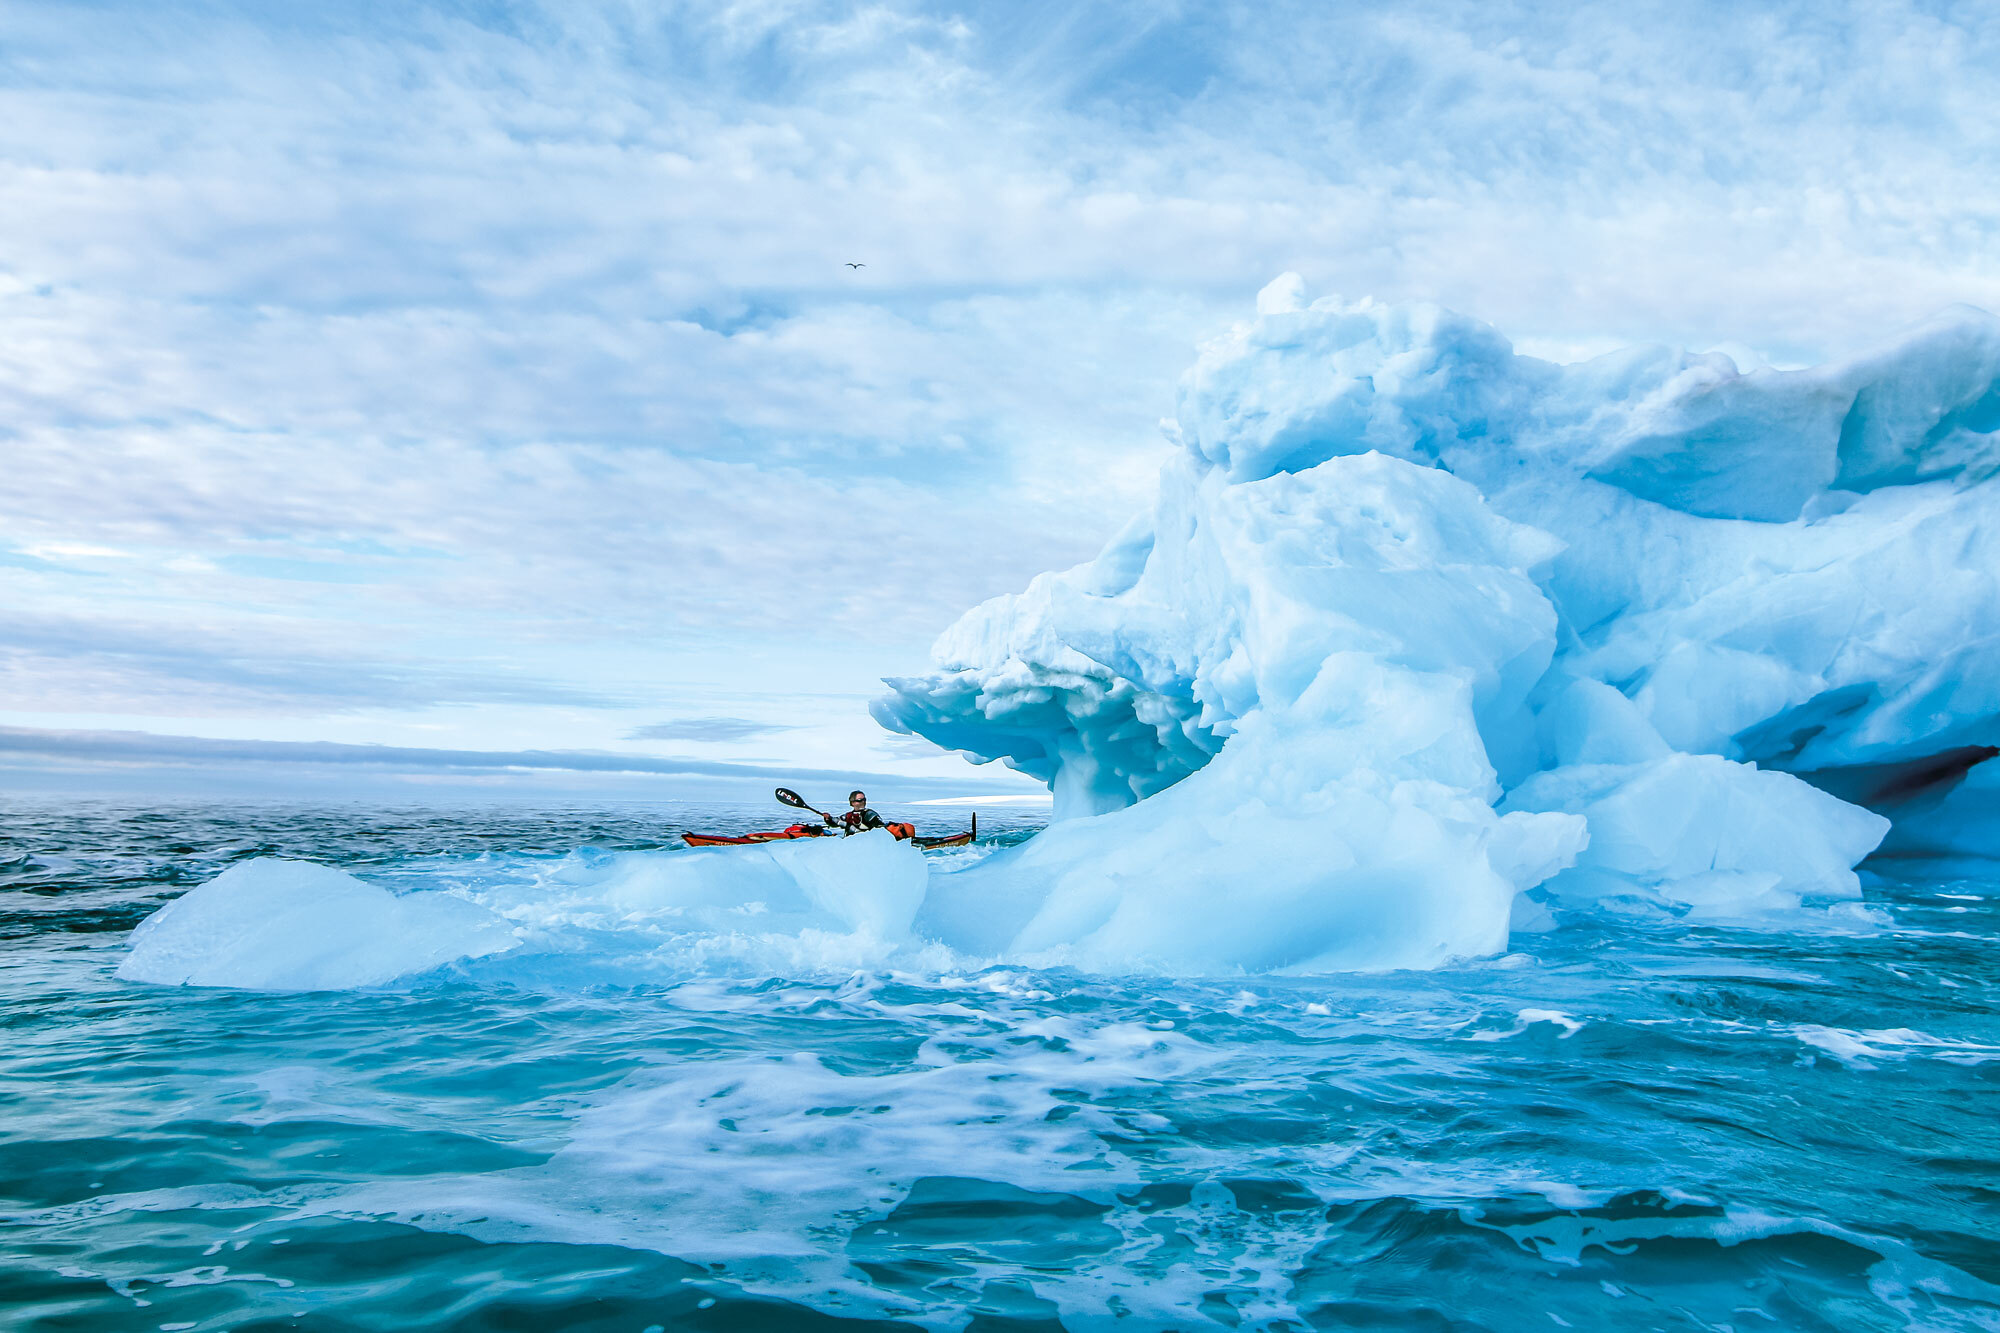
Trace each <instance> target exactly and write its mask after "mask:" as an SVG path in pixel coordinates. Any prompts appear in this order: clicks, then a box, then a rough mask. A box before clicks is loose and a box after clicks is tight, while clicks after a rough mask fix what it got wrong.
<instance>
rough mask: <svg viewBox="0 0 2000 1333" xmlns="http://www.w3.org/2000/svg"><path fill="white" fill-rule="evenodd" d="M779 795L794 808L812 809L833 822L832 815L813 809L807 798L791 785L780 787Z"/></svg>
mask: <svg viewBox="0 0 2000 1333" xmlns="http://www.w3.org/2000/svg"><path fill="white" fill-rule="evenodd" d="M777 797H778V799H779V800H781V801H783V802H784V803H785V804H786V805H789V806H792V807H793V808H795V809H799V810H812V812H813V813H814V814H816V815H818V816H819V817H820V818H821V819H824V820H825V821H826V822H827V823H829V824H831V823H832V822H833V816H832V815H830V814H828V813H827V812H826V811H824V810H813V808H812V807H811V806H809V805H807V804H806V798H805V797H803V796H801V795H799V794H798V793H797V792H795V791H793V790H792V789H791V788H790V787H780V788H778V791H777Z"/></svg>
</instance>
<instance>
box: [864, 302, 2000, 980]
mask: <svg viewBox="0 0 2000 1333" xmlns="http://www.w3.org/2000/svg"><path fill="white" fill-rule="evenodd" d="M1171 431H1172V433H1173V434H1174V435H1175V436H1176V438H1177V439H1178V440H1179V442H1180V446H1181V447H1180V449H1179V451H1178V453H1177V456H1176V457H1175V458H1174V460H1173V461H1172V462H1171V463H1169V464H1168V466H1167V467H1166V468H1165V469H1164V471H1163V473H1162V475H1161V478H1160V491H1159V498H1158V500H1157V502H1156V503H1155V505H1154V506H1153V508H1152V510H1151V512H1150V513H1147V514H1143V515H1141V516H1139V517H1138V518H1136V519H1134V521H1133V522H1132V523H1131V524H1130V525H1129V526H1128V527H1127V528H1126V529H1125V530H1124V531H1123V532H1122V533H1121V534H1120V535H1119V536H1118V537H1117V538H1115V539H1114V540H1113V541H1112V542H1111V543H1110V545H1109V546H1107V547H1106V548H1105V550H1104V552H1103V553H1102V554H1101V555H1100V556H1099V557H1098V558H1097V559H1096V560H1095V561H1092V562H1090V563H1089V564H1085V565H1081V566H1078V567H1077V568H1075V569H1071V570H1067V571H1064V572H1061V573H1053V574H1046V575H1043V576H1041V577H1039V578H1037V579H1035V580H1034V581H1033V582H1032V583H1031V584H1030V585H1029V586H1028V588H1027V589H1026V590H1025V591H1023V592H1021V593H1019V594H1016V595H1012V596H1006V597H1000V598H997V599H995V600H993V601H991V602H988V603H986V604H984V605H982V606H979V607H977V608H975V609H973V610H972V611H970V612H968V613H967V614H966V615H965V616H964V617H963V618H962V619H961V620H959V622H958V623H957V624H955V625H954V626H952V627H951V628H950V629H949V630H947V631H946V632H945V633H944V635H943V636H942V637H941V638H940V639H939V640H938V643H937V647H936V649H935V657H936V661H937V667H938V669H937V671H936V672H935V673H934V674H932V675H929V676H925V677H920V678H913V679H904V680H897V681H892V682H891V684H892V686H893V687H894V692H893V693H892V694H891V695H889V696H888V697H886V698H885V699H883V700H882V701H880V702H879V703H878V705H877V707H876V713H877V716H878V717H879V718H880V719H881V720H882V721H883V722H884V723H885V724H886V725H888V726H890V727H892V728H896V729H899V730H906V731H910V732H914V733H917V734H920V735H923V736H927V737H929V738H931V739H932V740H935V741H937V742H938V743H940V744H942V745H945V746H947V747H949V748H952V749H956V750H960V751H963V752H965V753H966V754H967V755H968V756H970V757H972V758H975V759H978V760H982V761H984V760H993V759H999V760H1003V761H1005V762H1006V763H1008V764H1010V765H1012V766H1014V767H1016V768H1018V769H1020V770H1022V771H1024V772H1027V773H1030V774H1033V775H1034V776H1036V777H1039V778H1042V779H1044V780H1045V781H1047V782H1048V783H1049V785H1050V787H1051V789H1052V791H1053V793H1054V798H1055V811H1056V815H1057V818H1058V819H1059V820H1060V821H1062V822H1060V823H1059V824H1057V825H1056V826H1055V827H1054V828H1052V829H1051V830H1050V831H1049V832H1048V833H1047V834H1045V835H1043V837H1042V838H1040V839H1037V840H1036V841H1035V842H1034V843H1033V844H1030V845H1029V846H1027V847H1024V848H1022V849H1020V850H1019V851H1017V852H1013V853H1010V854H1008V855H1006V856H1001V857H995V858H993V859H991V860H990V861H988V862H986V863H984V864H982V865H980V866H978V867H976V868H974V869H972V870H970V871H968V872H967V873H966V874H965V875H964V876H962V877H954V878H953V879H952V880H950V881H948V882H943V883H940V884H939V885H937V886H934V887H933V890H932V892H931V895H930V900H929V901H928V902H927V904H926V907H925V911H924V913H923V914H922V915H921V916H920V918H919V920H920V922H924V923H928V925H929V926H930V927H931V928H932V929H933V930H934V931H935V932H936V933H937V934H938V935H939V936H940V937H942V938H946V939H953V938H966V939H973V938H976V940H977V945H978V947H979V948H980V949H981V950H982V951H986V952H990V953H993V954H996V955H999V956H1005V957H1018V958H1023V959H1028V960H1041V961H1055V960H1063V961H1068V962H1073V963H1075V964H1077V965H1080V966H1086V967H1121V966H1122V967H1143V966H1157V967H1160V968H1163V969H1165V970H1169V971H1179V972H1187V971H1199V972H1203V973H1215V972H1226V971H1229V970H1231V969H1239V968H1240V969H1243V970H1247V971H1255V972H1264V971H1272V970H1296V971H1319V970H1328V969H1344V968H1396V967H1413V966H1431V965H1435V964H1437V963H1438V962H1441V961H1443V960H1445V959H1449V958H1463V957H1468V956H1473V955H1477V954H1486V953H1493V952H1495V951H1497V950H1499V949H1501V948H1503V947H1504V946H1505V943H1506V939H1507V934H1508V927H1507V922H1508V920H1509V915H1510V912H1511V916H1512V920H1513V922H1514V923H1515V925H1516V927H1517V928H1518V927H1520V926H1523V925H1537V924H1545V923H1546V922H1547V921H1549V920H1550V919H1551V916H1550V914H1551V912H1557V913H1560V912H1563V911H1574V910H1578V909H1592V910H1602V909H1611V910H1624V911H1636V912H1646V911H1654V912H1667V913H1671V914H1674V915H1678V916H1685V917H1692V918H1699V919H1709V920H1730V919H1744V918H1766V919H1769V918H1772V917H1773V915H1774V914H1781V913H1787V912H1798V911H1807V912H1817V913H1822V914H1824V913H1827V912H1829V911H1831V912H1832V913H1834V914H1835V915H1836V916H1845V917H1849V918H1854V917H1855V916H1856V914H1857V912H1858V910H1859V909H1857V908H1856V907H1854V906H1853V903H1854V900H1855V899H1857V898H1858V897H1859V887H1858V881H1857V879H1856V877H1855V874H1854V872H1853V867H1854V865H1855V864H1856V863H1857V862H1859V861H1860V860H1861V859H1862V858H1863V857H1864V856H1866V855H1868V854H1869V853H1870V852H1871V851H1872V850H1874V849H1875V848H1876V847H1877V846H1878V845H1880V844H1882V843H1883V840H1884V837H1885V835H1889V836H1890V837H1891V838H1892V841H1891V842H1890V843H1889V846H1890V847H1891V848H1892V849H1912V848H1915V849H1921V850H1924V851H1927V852H1933V853H1937V852H1952V851H1960V850H1964V851H1979V850H1982V849H1987V850H1990V849H1991V848H1992V847H1993V845H1994V842H1993V835H1992V834H1991V833H1990V832H1989V831H1988V830H1989V829H1990V828H1991V827H1992V826H1993V820H1992V818H1991V815H1992V814H1993V813H1995V812H1996V811H2000V804H1996V802H1995V801H1994V800H1993V799H1992V798H1993V796H1994V794H1995V785H1996V784H1995V781H1994V780H1993V779H1992V778H1990V777H1989V776H1988V774H1989V772H1990V771H1994V765H1992V764H1990V763H1987V762H1986V761H1987V760H1988V759H1989V758H1990V757H1991V755H1992V754H1993V753H1994V750H1993V747H1994V746H1995V745H1996V743H2000V581H1996V573H2000V480H1995V476H1994V474H1995V471H1996V469H2000V321H1996V320H1995V319H1993V318H1992V317H1991V316H1988V315H1985V314H1983V313H1981V312H1978V311H1975V310H1970V309H1959V310H1953V311H1948V312H1946V313H1944V314H1942V315H1940V316H1938V317H1937V318H1936V319H1934V320H1932V321H1930V322H1929V323H1927V324H1925V325H1923V326H1922V327H1920V328H1917V329H1915V330H1913V331H1910V332H1908V333H1907V334H1905V335H1903V336H1902V337H1901V338H1899V339H1898V340H1896V341H1894V342H1892V343H1891V344H1889V345H1888V346H1886V347H1885V348H1884V349H1882V350H1880V351H1877V352H1873V353H1870V354H1868V355H1865V356H1861V357H1857V358H1855V359H1852V360H1850V361H1846V362H1843V363H1840V364H1837V365H1831V366H1825V367H1820V368H1817V369H1812V370H1801V371H1775V370H1756V371H1753V372H1750V373H1747V374H1745V373H1739V372H1738V371H1737V369H1736V367H1735V366H1734V365H1733V364H1732V363H1731V362H1730V361H1729V360H1728V359H1727V358H1725V357H1723V356H1720V355H1716V354H1708V355H1690V354H1685V353H1680V352H1674V351H1670V350H1667V349H1664V348H1638V349H1633V350H1630V351H1626V352H1621V353H1617V354H1613V355H1610V356H1605V357H1601V358H1598V359H1596V360H1592V361H1587V362H1583V363H1580V364H1576V365H1556V364H1552V363H1549V362H1544V361H1539V360H1536V359H1534V358H1530V357H1524V356H1518V355H1516V354H1515V353H1514V352H1513V350H1512V348H1511V347H1510V346H1509V345H1508V343H1507V341H1506V340H1505V339H1504V338H1503V337H1501V336H1500V334H1499V333H1497V332H1496V331H1495V330H1493V329H1491V328H1489V327H1487V326H1485V325H1483V324H1480V323H1478V322H1477V321H1474V320H1470V319H1466V318H1464V317H1462V316H1458V315H1455V314H1452V313H1451V312H1449V311H1445V310H1441V309H1438V308H1435V307H1430V306H1382V305H1377V304H1374V303H1372V302H1367V301H1363V302H1359V303H1356V304H1344V303H1342V302H1339V301H1336V300H1320V301H1314V302H1311V303H1308V302H1307V301H1306V299H1305V295H1304V292H1303V287H1302V284H1301V283H1300V282H1299V281H1298V279H1297V278H1296V277H1293V276H1287V277H1286V278H1283V279H1280V280H1279V281H1277V282H1275V283H1273V284H1272V285H1271V286H1270V287H1269V288H1267V289H1266V290H1265V291H1264V292H1263V293H1262V294H1261V295H1260V296H1259V298H1258V306H1257V314H1256V317H1255V318H1254V319H1253V320H1250V321H1248V322H1246V323H1244V324H1242V325H1241V326H1239V327H1238V328H1236V329H1234V330H1233V331H1231V332H1230V333H1229V334H1228V335H1226V336H1224V337H1222V338H1219V339H1218V340H1216V341H1215V342H1213V343H1212V344H1210V345H1208V346H1207V347H1205V348H1204V349H1203V350H1202V352H1201V355H1200V358H1199V360H1198V361H1197V363H1196V364H1195V366H1194V367H1193V369H1192V370H1190V371H1189V373H1188V375H1187V376H1186V378H1185V380H1184V381H1183V384H1182V386H1181V393H1180V402H1179V410H1178V414H1177V420H1176V421H1175V422H1174V423H1172V425H1171ZM1968 770H1970V777H1969V778H1968V777H1967V773H1968ZM1892 819H1893V820H1895V821H1897V823H1898V824H1899V825H1903V826H1906V831H1899V832H1898V833H1895V834H1891V821H1892ZM992 905H997V910H995V908H994V907H993V906H992ZM974 918H977V920H976V921H975V920H974Z"/></svg>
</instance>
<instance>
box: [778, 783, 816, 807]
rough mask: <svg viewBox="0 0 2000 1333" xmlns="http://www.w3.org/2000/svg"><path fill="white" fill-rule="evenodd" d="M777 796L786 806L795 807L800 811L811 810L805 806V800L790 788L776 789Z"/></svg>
mask: <svg viewBox="0 0 2000 1333" xmlns="http://www.w3.org/2000/svg"><path fill="white" fill-rule="evenodd" d="M777 796H778V799H779V800H781V801H783V802H784V803H785V804H786V805H795V806H797V807H798V808H799V809H801V810H810V809H812V807H811V806H809V805H807V804H806V798H805V797H803V796H801V795H799V794H798V793H797V792H795V791H793V790H792V789H791V788H790V787H780V788H778V792H777Z"/></svg>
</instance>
